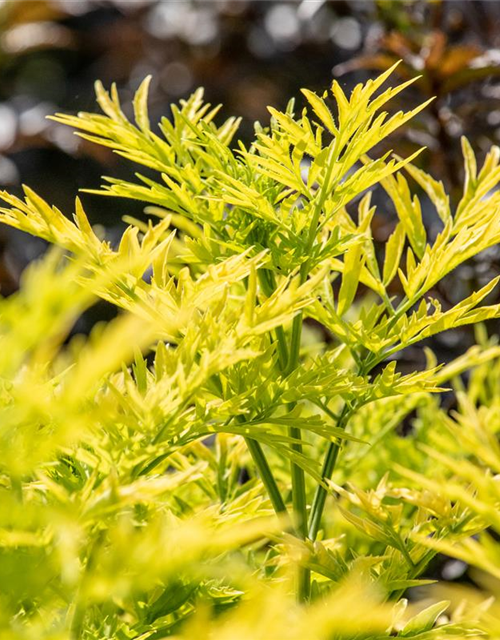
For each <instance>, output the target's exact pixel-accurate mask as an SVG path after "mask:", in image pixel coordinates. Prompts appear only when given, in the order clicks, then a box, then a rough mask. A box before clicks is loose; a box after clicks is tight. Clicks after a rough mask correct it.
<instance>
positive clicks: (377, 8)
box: [0, 0, 500, 579]
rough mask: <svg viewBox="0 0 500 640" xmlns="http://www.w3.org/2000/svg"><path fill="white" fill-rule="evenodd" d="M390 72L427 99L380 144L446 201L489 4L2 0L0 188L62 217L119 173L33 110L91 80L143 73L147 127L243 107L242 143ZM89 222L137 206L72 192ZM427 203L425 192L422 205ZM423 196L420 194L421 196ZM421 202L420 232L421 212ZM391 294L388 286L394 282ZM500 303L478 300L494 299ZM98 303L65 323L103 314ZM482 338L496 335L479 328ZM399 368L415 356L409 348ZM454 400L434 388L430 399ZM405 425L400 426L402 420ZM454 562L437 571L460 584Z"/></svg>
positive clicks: (474, 134) (114, 230) (459, 341)
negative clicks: (208, 110) (287, 115)
mask: <svg viewBox="0 0 500 640" xmlns="http://www.w3.org/2000/svg"><path fill="white" fill-rule="evenodd" d="M399 59H401V60H402V63H401V64H400V66H399V67H398V70H397V72H396V75H397V76H398V77H397V78H396V81H397V80H406V79H409V78H411V77H415V76H420V78H419V80H418V81H417V82H416V83H415V84H414V85H413V87H412V88H411V89H409V90H407V91H405V92H404V93H403V94H400V95H399V96H398V98H397V100H396V101H395V102H394V103H393V105H392V108H393V109H394V110H398V109H411V108H413V107H415V106H416V105H417V104H418V103H420V102H422V101H424V100H425V99H427V98H429V97H430V96H436V100H435V101H434V102H433V103H432V105H431V106H430V107H428V108H427V109H426V110H425V112H423V113H422V114H420V115H419V116H418V117H417V118H416V119H415V120H413V121H412V122H411V123H410V124H409V125H408V126H407V127H406V128H404V129H401V130H399V131H398V132H397V133H396V134H394V135H393V136H392V137H391V139H390V145H391V148H393V149H394V150H395V151H396V152H397V153H399V154H401V155H403V156H404V155H408V154H409V153H410V152H412V151H414V150H415V149H416V148H417V147H420V146H422V145H425V146H426V147H427V151H426V152H424V153H423V154H422V155H421V156H420V157H419V160H418V162H419V163H420V166H422V167H423V168H425V169H426V170H428V171H430V172H432V174H433V175H434V176H435V177H436V178H438V179H441V180H443V181H444V182H445V183H446V186H447V189H448V190H449V192H450V194H451V197H452V200H453V201H454V202H456V201H457V200H458V199H459V198H460V194H461V184H462V178H463V174H462V158H461V152H460V136H461V135H466V136H467V137H468V138H469V139H470V140H471V143H472V145H473V147H474V149H475V150H476V152H477V154H478V155H479V157H480V159H482V157H484V154H485V153H486V151H487V150H488V149H489V147H490V146H491V145H492V144H496V143H498V142H500V2H498V1H496V0H492V1H489V2H487V1H480V0H476V1H471V0H453V1H451V0H449V1H445V0H442V1H440V0H435V1H432V0H427V1H423V0H419V1H405V0H392V1H391V0H380V1H376V0H350V1H340V0H337V1H335V0H295V1H293V2H274V1H271V0H260V1H255V0H200V1H197V0H11V1H5V0H0V188H2V189H7V190H9V191H11V192H14V193H17V194H18V193H19V192H20V189H21V185H22V184H23V183H26V184H28V185H30V186H31V187H32V188H34V189H35V190H36V191H37V192H38V193H40V195H42V196H43V197H44V198H45V199H47V200H48V201H49V202H50V203H52V204H55V205H57V206H58V207H60V208H61V209H62V210H63V211H64V212H65V213H66V214H68V215H70V214H71V212H72V210H73V201H74V197H75V194H76V193H77V191H78V189H81V188H96V187H98V186H99V184H100V176H101V175H103V174H104V175H113V176H115V177H120V176H122V177H126V178H129V177H130V176H131V174H132V173H133V167H130V166H129V165H127V164H126V163H125V162H124V161H122V160H120V158H119V157H118V156H117V155H115V154H113V153H110V152H109V150H107V149H104V148H102V147H98V146H95V145H92V144H90V143H87V142H85V141H83V140H80V139H79V138H77V137H75V136H74V135H73V134H72V132H71V131H70V130H69V129H67V128H65V127H63V126H62V125H57V124H55V123H52V122H51V121H49V120H47V119H46V116H47V115H49V114H53V113H55V112H58V111H64V112H69V113H75V112H77V111H79V110H87V111H88V110H95V109H96V105H95V100H94V89H93V84H94V81H95V80H96V79H101V80H102V81H103V82H104V84H105V85H106V86H109V85H110V84H111V83H112V82H116V83H117V85H118V88H119V90H120V94H121V97H122V100H123V102H124V104H125V105H127V103H130V101H131V99H132V97H133V94H134V91H135V89H136V88H137V87H138V85H139V83H140V82H141V80H142V79H143V78H144V76H146V75H147V74H152V76H153V82H152V87H151V95H150V108H151V116H152V118H151V119H152V121H153V122H154V121H155V120H158V119H159V118H160V116H162V115H165V114H167V115H168V114H169V105H170V104H171V103H172V102H174V101H178V100H179V99H181V98H183V97H186V96H188V95H189V94H190V92H192V91H193V90H194V89H195V88H196V87H198V86H203V87H205V91H206V97H207V99H208V100H209V101H210V102H212V103H222V104H223V105H224V108H223V112H222V116H221V117H224V116H227V115H241V116H243V118H244V120H243V124H242V128H241V137H242V138H243V139H245V140H247V141H248V140H249V139H250V138H251V136H252V135H253V130H254V122H255V121H256V120H258V121H260V122H262V123H264V124H265V123H267V122H268V113H267V110H266V106H267V105H273V106H275V107H278V108H282V109H283V108H285V106H286V104H287V102H288V100H289V99H290V98H291V97H293V96H296V97H297V107H299V108H300V107H301V106H302V105H303V102H302V100H301V98H300V94H299V89H300V88H301V87H308V88H309V89H312V90H318V91H321V92H322V91H323V90H324V89H325V88H327V87H328V86H329V84H330V83H331V81H332V79H333V78H336V79H337V80H338V81H339V82H340V83H341V84H342V86H343V87H344V88H345V89H346V90H349V88H350V87H352V86H353V85H354V84H355V83H357V82H359V81H365V80H367V79H368V78H370V77H373V76H374V75H376V74H377V73H379V72H380V71H382V70H385V69H387V68H388V67H389V66H391V65H392V64H393V63H394V62H395V61H396V60H399ZM83 200H84V204H85V208H86V211H87V212H88V214H89V217H90V218H91V221H92V223H93V224H98V225H101V226H103V227H104V228H105V229H106V232H107V234H108V236H109V237H110V238H111V239H112V238H116V237H118V236H119V234H120V232H121V230H122V229H123V223H122V217H123V215H125V214H132V215H135V216H140V215H141V212H142V206H141V204H140V203H132V202H121V201H119V200H109V199H104V198H102V199H101V198H99V197H98V196H90V195H86V194H84V195H83ZM379 204H380V211H379V213H378V214H377V217H376V219H375V224H374V235H375V239H376V240H377V241H378V242H379V243H382V242H384V241H385V240H386V239H387V237H388V236H389V234H390V232H391V231H392V227H393V224H394V216H393V215H392V214H391V212H390V210H389V209H388V208H387V210H386V208H385V202H384V200H383V198H381V199H380V202H379ZM424 204H425V201H424ZM427 204H428V203H427ZM429 209H430V208H429V207H428V206H427V208H426V209H425V210H424V217H425V218H426V221H427V223H428V227H429V235H430V237H432V236H433V235H435V234H436V233H437V232H438V228H434V225H435V221H434V220H435V217H434V216H433V215H432V214H431V212H430V210H429ZM43 250H44V245H43V243H42V242H41V241H38V240H35V239H33V238H30V237H28V236H26V235H24V234H21V233H18V232H15V231H12V230H9V229H7V228H5V227H2V226H0V287H1V289H0V291H1V293H2V294H3V295H9V294H10V293H12V292H14V291H16V289H17V287H18V285H19V277H20V274H21V272H22V270H23V268H24V267H25V266H26V264H27V263H28V262H29V261H30V260H32V259H33V258H35V257H36V256H38V255H39V254H40V253H41V252H42V251H43ZM498 273H500V252H499V250H498V247H496V248H494V249H491V250H489V251H487V252H483V253H482V254H481V255H480V256H479V257H478V258H477V259H476V260H475V261H473V262H472V263H470V264H468V265H466V266H463V267H461V268H460V269H458V270H457V271H456V272H454V273H453V274H451V275H450V276H449V277H448V278H447V279H446V281H445V282H444V284H443V285H441V286H439V288H437V289H436V290H435V291H432V295H433V297H435V298H438V299H439V300H440V302H441V303H442V305H443V307H445V308H446V307H447V306H449V305H451V304H453V303H455V302H457V301H458V300H460V299H462V298H463V297H465V296H467V295H469V294H470V293H471V292H472V291H473V290H474V289H477V288H478V287H480V286H482V285H484V284H485V283H486V281H489V280H490V279H491V278H492V277H494V276H496V275H498ZM396 293H397V292H396ZM499 301H500V297H499V295H498V294H496V299H493V300H491V302H499ZM112 313H113V311H112V309H111V308H110V307H107V306H106V305H104V304H100V305H97V306H96V307H95V308H93V309H92V311H91V312H90V313H89V314H88V315H87V316H86V317H85V318H84V320H83V324H82V325H81V326H80V327H79V329H83V330H86V328H88V327H89V326H91V325H92V323H93V322H94V321H95V320H96V319H98V318H103V317H109V315H110V314H112ZM488 329H489V330H490V332H492V333H497V334H498V333H499V332H500V325H499V324H498V323H496V324H492V325H491V326H489V327H488ZM473 341H474V336H473V334H472V331H471V330H468V329H464V330H463V331H454V332H451V333H444V334H440V335H439V336H437V337H436V338H434V339H433V340H432V341H431V342H430V346H431V347H432V348H433V349H434V351H436V352H437V355H438V358H439V360H441V361H446V360H449V359H451V358H452V357H455V356H457V355H460V353H462V352H463V351H464V350H465V348H466V347H467V346H469V345H470V344H472V342H473ZM405 358H406V360H405V361H404V362H402V363H401V367H404V366H407V367H409V368H412V369H413V368H414V367H415V366H421V365H422V364H423V362H424V357H423V351H422V349H421V348H418V349H415V350H414V351H413V352H410V353H408V354H407V355H405ZM448 400H449V401H450V403H452V402H453V397H452V396H451V395H450V398H449V399H448V398H447V397H446V396H445V397H444V398H443V402H445V403H446V402H448ZM410 428H411V426H410ZM464 570H465V567H464V566H462V565H461V564H460V563H458V564H457V563H456V562H455V561H452V562H441V563H440V564H439V566H438V567H437V568H436V572H437V573H438V574H439V575H440V576H441V577H444V578H445V579H455V578H461V576H462V574H463V572H464Z"/></svg>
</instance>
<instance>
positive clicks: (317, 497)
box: [309, 404, 349, 540]
mask: <svg viewBox="0 0 500 640" xmlns="http://www.w3.org/2000/svg"><path fill="white" fill-rule="evenodd" d="M348 417H349V410H348V407H347V404H345V405H344V408H343V409H342V413H341V414H340V417H339V419H338V422H337V427H338V428H339V429H345V427H346V425H347V420H348ZM339 450H340V441H338V440H337V441H335V442H330V444H329V445H328V449H327V452H326V456H325V461H324V462H323V468H322V470H321V478H322V480H323V482H322V483H321V484H319V485H318V486H317V487H316V492H315V494H314V498H313V502H312V505H311V516H310V520H309V538H310V539H311V540H316V536H317V535H318V531H319V527H320V524H321V518H322V516H323V511H324V509H325V502H326V495H327V489H326V481H327V480H330V478H331V477H332V474H333V471H334V469H335V465H336V464H337V458H338V455H339Z"/></svg>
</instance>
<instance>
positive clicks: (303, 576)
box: [288, 272, 311, 602]
mask: <svg viewBox="0 0 500 640" xmlns="http://www.w3.org/2000/svg"><path fill="white" fill-rule="evenodd" d="M305 277H307V272H306V276H305ZM301 280H302V273H301ZM304 280H305V278H304ZM301 335H302V312H300V313H298V314H297V315H296V316H295V318H294V319H293V325H292V339H291V345H290V359H289V362H288V373H291V372H292V371H294V370H295V369H296V368H297V366H298V364H299V356H300V338H301ZM294 406H295V403H292V404H291V405H290V408H291V409H293V407H294ZM288 433H289V435H290V437H291V438H293V439H294V440H300V439H301V432H300V429H299V428H298V427H289V429H288ZM292 450H293V451H295V452H296V453H297V454H299V455H301V454H302V444H301V443H300V442H294V443H293V444H292ZM291 476H292V503H293V511H294V514H295V517H296V518H297V519H298V522H297V525H296V527H297V534H298V536H299V537H300V538H302V539H303V540H305V539H306V538H307V497H306V481H305V475H304V470H303V469H302V468H301V467H299V465H298V464H297V463H295V462H292V465H291ZM310 590H311V585H310V571H309V570H308V569H306V568H305V567H302V566H299V568H298V575H297V599H298V600H299V602H306V601H307V600H308V599H309V597H310Z"/></svg>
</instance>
